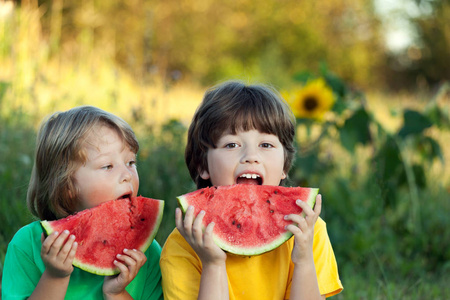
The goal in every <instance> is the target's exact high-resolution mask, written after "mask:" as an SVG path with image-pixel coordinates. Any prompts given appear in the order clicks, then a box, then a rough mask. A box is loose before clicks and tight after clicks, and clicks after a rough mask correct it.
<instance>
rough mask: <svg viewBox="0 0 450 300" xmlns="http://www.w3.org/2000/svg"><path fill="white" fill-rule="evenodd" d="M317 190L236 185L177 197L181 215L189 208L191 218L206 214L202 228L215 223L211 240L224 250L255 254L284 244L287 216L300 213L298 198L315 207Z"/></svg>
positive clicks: (288, 233)
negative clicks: (203, 212) (191, 208)
mask: <svg viewBox="0 0 450 300" xmlns="http://www.w3.org/2000/svg"><path fill="white" fill-rule="evenodd" d="M318 192H319V189H316V188H302V187H282V186H269V185H249V184H235V185H229V186H219V187H207V188H203V189H199V190H197V191H194V192H191V193H188V194H185V195H182V196H179V197H177V199H178V203H179V204H180V206H181V209H182V211H183V212H186V210H187V208H188V206H190V205H192V206H193V207H194V208H195V210H194V215H197V214H198V213H199V212H200V211H201V210H204V211H205V212H206V214H205V216H204V218H203V227H206V226H207V225H208V224H209V223H211V222H214V223H215V225H214V230H213V238H214V241H215V243H216V244H217V245H218V246H219V247H220V248H222V249H223V250H225V251H227V252H230V253H234V254H238V255H258V254H262V253H264V252H268V251H270V250H273V249H275V248H277V247H278V246H280V245H281V244H283V243H284V242H285V241H287V240H288V239H289V238H290V237H291V236H292V233H291V232H289V231H286V230H285V229H284V227H285V226H286V225H288V224H290V223H291V222H290V221H286V220H284V216H285V215H288V214H301V213H302V209H301V208H300V207H299V206H298V205H296V204H295V201H296V200H297V199H300V200H302V201H305V202H307V203H308V204H309V206H310V207H314V204H315V202H316V196H317V194H318Z"/></svg>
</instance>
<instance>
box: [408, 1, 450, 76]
mask: <svg viewBox="0 0 450 300" xmlns="http://www.w3.org/2000/svg"><path fill="white" fill-rule="evenodd" d="M416 1H419V3H420V2H427V3H428V4H429V5H431V8H432V14H431V15H428V16H424V17H421V18H415V19H414V20H413V21H414V22H415V24H416V25H417V28H418V33H419V38H420V41H419V45H420V46H419V47H420V48H419V49H418V51H417V50H416V51H414V49H411V50H410V51H413V52H411V53H409V55H410V56H416V57H417V58H418V59H417V60H416V64H415V66H414V67H416V68H417V69H419V70H420V72H422V73H423V75H424V76H425V77H426V79H427V80H428V81H429V82H430V83H436V82H439V81H441V80H443V79H445V80H450V22H449V20H450V1H449V0H433V1H430V0H426V1H425V0H416Z"/></svg>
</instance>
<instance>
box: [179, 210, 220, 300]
mask: <svg viewBox="0 0 450 300" xmlns="http://www.w3.org/2000/svg"><path fill="white" fill-rule="evenodd" d="M204 216H205V212H204V211H201V212H200V213H199V214H198V216H197V217H196V218H195V220H194V208H193V207H189V208H188V210H187V211H186V216H185V218H184V221H183V220H182V214H181V210H180V209H179V208H177V209H176V211H175V223H176V226H177V229H178V231H179V232H180V233H181V235H182V236H183V237H184V238H185V239H186V241H187V242H188V243H189V245H190V246H191V247H192V249H194V251H195V252H196V253H197V255H198V257H199V258H200V260H201V262H202V274H201V279H200V289H199V293H198V299H218V300H220V299H228V298H229V295H228V280H227V271H226V265H225V261H226V258H227V256H226V254H225V252H223V251H222V250H221V249H220V248H219V247H218V246H217V245H216V244H215V243H214V241H213V239H212V231H213V229H214V223H211V224H208V226H207V227H206V230H205V232H204V233H203V231H202V228H201V224H202V220H203V217H204Z"/></svg>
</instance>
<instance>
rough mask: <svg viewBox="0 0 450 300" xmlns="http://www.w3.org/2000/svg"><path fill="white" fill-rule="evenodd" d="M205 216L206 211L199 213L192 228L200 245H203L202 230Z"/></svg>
mask: <svg viewBox="0 0 450 300" xmlns="http://www.w3.org/2000/svg"><path fill="white" fill-rule="evenodd" d="M204 216H205V211H204V210H202V211H200V212H199V213H198V215H197V217H196V218H195V220H194V224H193V226H192V234H193V237H194V239H195V241H196V242H197V243H198V244H203V242H202V241H203V230H202V221H203V217H204Z"/></svg>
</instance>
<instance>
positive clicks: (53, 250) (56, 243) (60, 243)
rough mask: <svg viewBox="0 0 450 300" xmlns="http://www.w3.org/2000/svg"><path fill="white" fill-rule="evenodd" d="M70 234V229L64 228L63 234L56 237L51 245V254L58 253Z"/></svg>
mask: <svg viewBox="0 0 450 300" xmlns="http://www.w3.org/2000/svg"><path fill="white" fill-rule="evenodd" d="M68 236H69V231H68V230H64V231H63V232H61V234H60V235H59V236H58V237H57V238H56V239H55V241H54V242H53V244H52V246H51V247H50V251H49V254H50V255H54V256H56V255H58V253H59V252H60V251H61V248H62V246H63V245H64V243H65V241H66V239H67V237H68Z"/></svg>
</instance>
